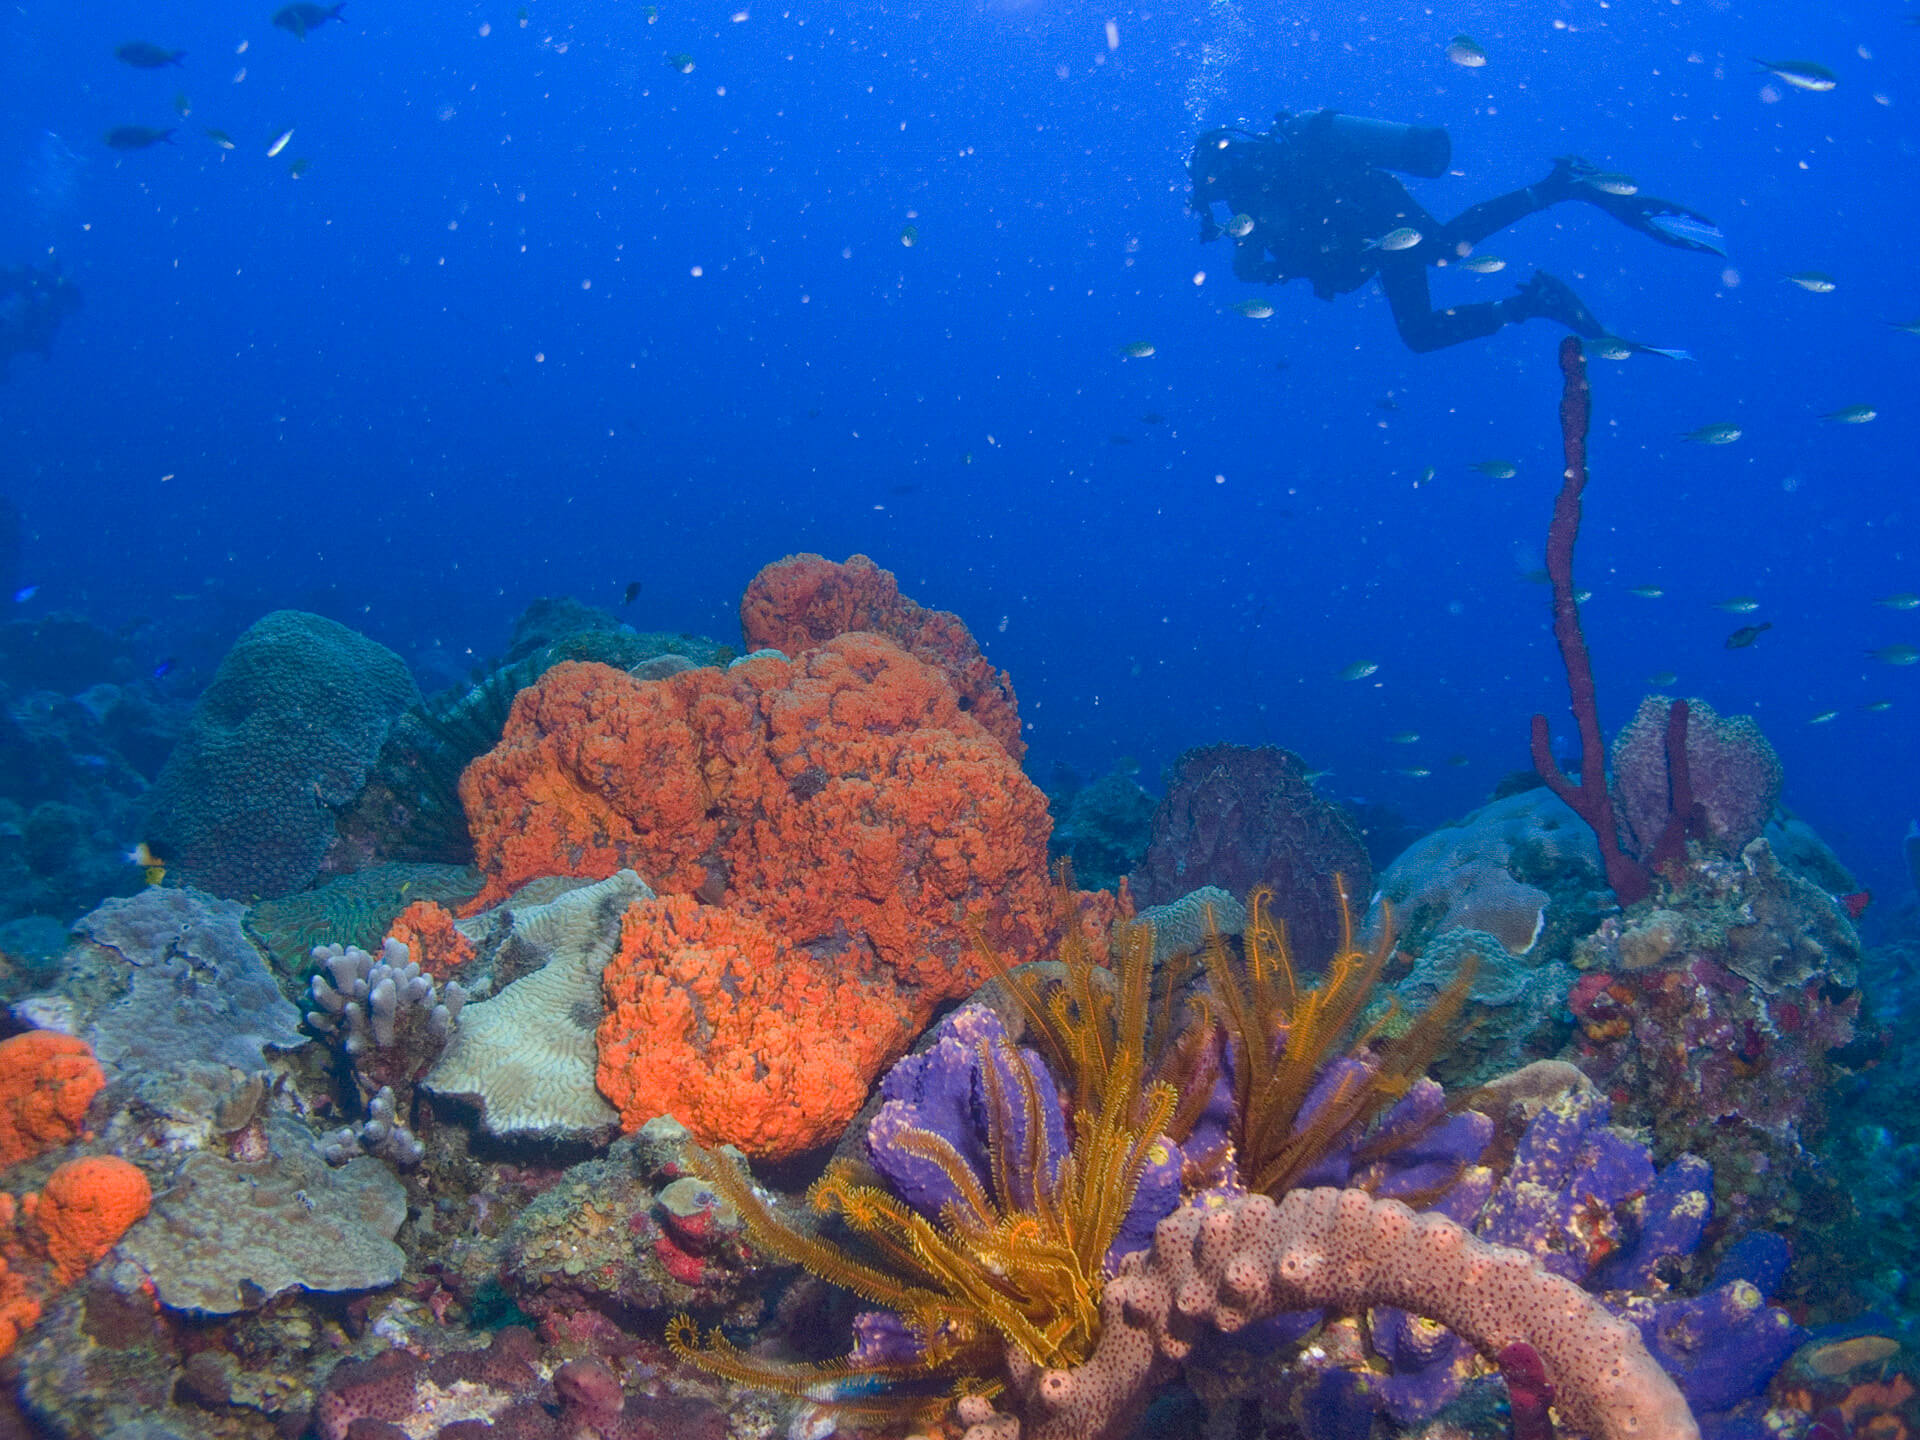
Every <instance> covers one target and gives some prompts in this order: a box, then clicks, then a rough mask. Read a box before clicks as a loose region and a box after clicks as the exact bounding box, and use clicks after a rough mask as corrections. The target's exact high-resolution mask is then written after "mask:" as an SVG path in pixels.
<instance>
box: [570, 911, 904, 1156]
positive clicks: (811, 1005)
mask: <svg viewBox="0 0 1920 1440" xmlns="http://www.w3.org/2000/svg"><path fill="white" fill-rule="evenodd" d="M603 978H604V983H605V985H606V995H607V1015H606V1018H605V1019H604V1020H602V1021H601V1022H600V1032H599V1042H600V1065H599V1072H598V1077H597V1078H598V1080H599V1083H600V1089H601V1091H602V1092H603V1093H605V1094H606V1095H607V1096H608V1098H610V1099H611V1100H612V1101H613V1102H614V1103H615V1104H616V1105H618V1106H619V1107H620V1118H621V1123H622V1124H623V1126H624V1127H625V1128H626V1129H628V1130H634V1129H637V1128H638V1127H639V1126H641V1125H643V1124H645V1123H646V1122H647V1121H648V1120H650V1119H651V1118H653V1117H654V1116H655V1115H667V1114H670V1115H672V1116H674V1117H675V1118H676V1119H678V1120H679V1121H681V1123H683V1124H684V1125H686V1126H687V1128H688V1129H690V1130H691V1131H693V1133H694V1134H695V1135H697V1136H698V1137H699V1138H700V1139H701V1140H702V1141H704V1142H706V1143H709V1144H717V1143H719V1142H720V1141H722V1140H727V1141H731V1142H732V1143H733V1144H735V1145H738V1146H739V1147H740V1148H741V1149H743V1150H745V1151H746V1152H748V1153H749V1154H752V1155H756V1156H761V1157H765V1158H769V1159H779V1158H785V1157H787V1156H790V1155H794V1154H798V1153H799V1152H801V1151H804V1150H809V1149H812V1148H814V1147H816V1146H819V1145H823V1144H827V1143H830V1142H831V1141H833V1140H834V1139H835V1138H837V1137H838V1136H839V1134H840V1133H841V1131H843V1130H844V1129H846V1127H847V1122H848V1121H850V1120H851V1119H852V1118H853V1116H854V1113H855V1112H856V1111H858V1110H859V1108H860V1106H861V1104H862V1102H863V1101H864V1100H865V1099H866V1096H867V1090H868V1088H869V1087H870V1086H871V1084H872V1083H873V1078H874V1076H875V1075H876V1074H878V1073H879V1071H880V1069H881V1067H882V1066H884V1065H885V1064H886V1062H887V1061H888V1060H890V1059H891V1058H892V1057H893V1056H894V1055H896V1054H898V1053H899V1052H900V1051H901V1050H902V1049H904V1048H905V1046H906V1044H907V1041H908V1040H909V1039H910V1038H911V1037H912V1030H911V1028H910V1015H909V1013H908V1012H909V1007H908V1005H907V1003H906V1001H905V1000H904V998H903V997H902V996H901V995H900V994H899V992H898V990H897V988H896V987H895V986H893V985H892V984H891V983H889V982H888V981H887V980H886V979H885V978H883V977H875V978H872V979H869V980H867V981H864V982H863V981H862V980H861V978H860V977H858V976H856V975H848V974H841V973H836V969H835V967H834V966H832V965H831V964H830V963H823V962H821V961H820V960H818V959H816V958H814V957H813V956H812V955H811V954H809V953H808V952H806V951H794V950H790V949H788V948H787V947H786V946H784V945H782V944H781V943H780V942H779V941H778V940H776V939H775V937H774V936H773V935H772V934H771V933H769V932H768V931H767V929H766V928H765V927H764V926H762V925H761V924H760V923H759V922H758V921H756V920H753V919H751V918H749V917H746V916H742V915H736V914H733V913H731V912H729V911H727V910H724V909H721V908H719V907H716V906H703V905H700V904H698V903H697V902H695V901H694V900H692V899H690V898H688V897H686V896H683V895H676V896H670V897H668V898H666V899H663V900H652V901H646V902H643V903H641V904H638V905H635V906H633V907H632V908H631V909H629V910H628V911H627V913H626V918H625V920H624V922H623V923H622V927H621V941H620V949H619V952H618V953H617V954H616V955H615V956H614V957H613V959H612V960H610V961H609V962H608V963H607V968H606V972H605V975H604V977H603Z"/></svg>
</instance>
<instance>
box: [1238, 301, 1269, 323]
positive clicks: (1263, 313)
mask: <svg viewBox="0 0 1920 1440" xmlns="http://www.w3.org/2000/svg"><path fill="white" fill-rule="evenodd" d="M1233 308H1234V309H1236V310H1238V311H1239V312H1240V313H1241V314H1242V315H1244V316H1246V317H1247V318H1248V319H1249V320H1271V319H1272V318H1273V306H1271V305H1269V304H1268V303H1267V302H1266V301H1264V300H1242V301H1241V302H1240V303H1239V304H1238V305H1235V306H1234V307H1233Z"/></svg>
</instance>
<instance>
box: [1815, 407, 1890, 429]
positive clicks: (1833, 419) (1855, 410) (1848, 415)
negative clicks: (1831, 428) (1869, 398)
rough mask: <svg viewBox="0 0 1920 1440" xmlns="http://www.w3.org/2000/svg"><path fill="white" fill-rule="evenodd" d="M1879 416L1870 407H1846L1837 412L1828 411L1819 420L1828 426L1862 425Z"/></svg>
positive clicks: (1876, 411) (1877, 412)
mask: <svg viewBox="0 0 1920 1440" xmlns="http://www.w3.org/2000/svg"><path fill="white" fill-rule="evenodd" d="M1879 414H1880V412H1879V411H1878V410H1876V409H1874V408H1873V406H1871V405H1846V406H1842V407H1841V408H1840V409H1838V410H1829V411H1828V412H1827V413H1826V414H1824V415H1822V416H1821V417H1820V418H1821V419H1822V420H1824V421H1826V422H1827V423H1828V424H1829V425H1864V424H1866V423H1867V422H1868V421H1869V420H1872V419H1875V418H1876V417H1877V416H1878V415H1879Z"/></svg>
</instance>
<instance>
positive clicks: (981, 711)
mask: <svg viewBox="0 0 1920 1440" xmlns="http://www.w3.org/2000/svg"><path fill="white" fill-rule="evenodd" d="M740 630H741V633H742V634H743V635H744V636H745V637H746V641H747V645H748V647H749V648H750V649H756V650H757V649H761V648H764V647H768V646H771V647H772V648H773V649H776V650H784V651H785V652H786V653H787V654H789V655H799V654H800V653H801V652H802V651H805V650H810V649H812V648H813V647H814V646H816V645H823V644H825V643H826V642H827V641H829V640H831V639H833V638H834V637H835V636H836V635H845V634H848V633H849V632H852V631H856V630H867V631H872V632H873V633H875V634H878V635H885V636H886V637H887V638H888V639H890V640H892V641H893V642H894V643H895V644H897V645H899V646H900V648H901V649H902V650H905V651H906V652H907V653H908V654H909V655H912V656H914V657H915V658H917V659H920V660H925V661H926V662H927V663H928V664H930V665H934V666H937V667H938V668H939V669H940V670H942V671H943V672H944V673H945V674H946V677H947V680H948V681H949V682H950V683H951V684H952V686H953V690H954V693H955V694H956V695H958V696H959V697H960V708H961V709H963V710H967V711H970V712H971V713H972V714H973V717H974V718H975V719H976V720H978V721H979V722H980V723H981V724H982V725H984V726H985V727H986V729H987V733H988V734H990V735H992V736H993V737H994V739H996V740H998V741H999V742H1000V743H1001V744H1002V745H1004V746H1006V747H1007V753H1008V754H1009V755H1011V756H1013V758H1014V759H1016V760H1018V759H1019V758H1020V757H1021V756H1022V755H1024V754H1025V753H1026V749H1027V747H1026V742H1025V741H1023V740H1021V738H1020V711H1019V707H1018V704H1017V703H1016V701H1015V699H1014V694H1013V682H1012V681H1011V680H1009V679H1008V678H1007V672H1006V671H1004V670H996V669H995V668H994V667H993V666H992V665H990V664H988V663H987V660H986V658H985V657H984V656H983V655H981V653H980V646H979V645H978V644H977V643H976V642H975V641H974V638H973V635H972V634H971V633H970V632H969V631H968V629H967V627H966V625H965V624H964V623H963V622H962V621H961V619H960V617H959V616H958V615H955V614H954V613H953V612H952V611H950V610H929V609H927V608H926V607H925V606H922V605H918V604H916V603H915V602H913V601H912V600H909V599H908V598H907V597H906V596H904V595H902V594H901V593H900V584H899V582H898V581H897V580H895V579H894V578H893V572H892V571H890V570H882V569H881V568H880V567H879V566H878V565H876V564H874V563H873V561H871V560H869V559H868V558H867V557H866V556H864V555H851V556H848V557H847V561H846V563H845V564H836V563H835V562H834V561H832V560H828V559H826V558H825V557H824V556H820V555H789V556H787V558H786V559H784V560H778V561H775V562H774V563H773V564H771V565H769V566H767V567H766V568H765V569H764V570H762V571H761V572H760V573H759V574H758V575H756V576H754V577H753V580H752V582H751V583H750V584H748V586H747V593H746V594H745V595H744V596H742V597H741V600H740Z"/></svg>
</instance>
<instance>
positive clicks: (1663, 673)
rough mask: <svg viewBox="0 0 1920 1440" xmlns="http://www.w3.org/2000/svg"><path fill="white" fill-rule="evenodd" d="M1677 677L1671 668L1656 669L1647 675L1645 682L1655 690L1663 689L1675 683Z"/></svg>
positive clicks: (1677, 680)
mask: <svg viewBox="0 0 1920 1440" xmlns="http://www.w3.org/2000/svg"><path fill="white" fill-rule="evenodd" d="M1679 679H1680V677H1679V676H1678V675H1676V674H1675V673H1674V672H1673V671H1671V670H1656V671H1654V672H1653V674H1651V675H1649V676H1647V684H1649V685H1651V686H1653V688H1654V689H1656V690H1664V689H1666V688H1667V686H1669V685H1673V684H1677V683H1678V682H1679Z"/></svg>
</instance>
